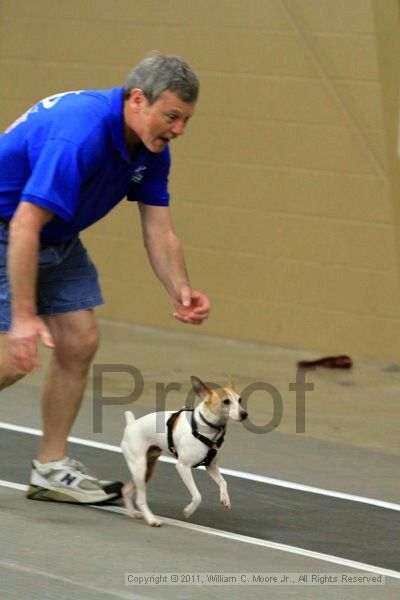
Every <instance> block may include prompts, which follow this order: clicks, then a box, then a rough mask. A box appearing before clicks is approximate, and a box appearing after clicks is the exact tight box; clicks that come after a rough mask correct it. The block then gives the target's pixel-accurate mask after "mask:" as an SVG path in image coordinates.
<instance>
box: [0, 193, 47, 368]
mask: <svg viewBox="0 0 400 600" xmlns="http://www.w3.org/2000/svg"><path fill="white" fill-rule="evenodd" d="M52 217H53V213H51V212H49V211H48V210H46V209H44V208H41V207H40V206H36V205H35V204H31V203H29V202H20V204H19V206H18V208H17V210H16V212H15V214H14V216H13V218H12V220H11V221H10V226H9V241H8V244H9V245H8V261H7V262H8V272H9V279H10V287H11V305H12V324H11V331H10V336H9V337H10V348H11V362H12V364H13V366H14V367H16V368H17V369H19V370H21V371H25V372H27V371H31V370H32V369H33V368H34V367H36V366H38V365H39V360H38V351H37V343H36V340H37V337H38V336H39V337H40V338H41V340H42V342H43V343H44V344H45V345H46V346H49V347H53V346H54V344H53V340H52V338H51V335H50V332H49V330H48V329H47V327H46V325H45V323H44V322H43V321H42V319H40V318H39V317H38V316H37V314H36V279H37V272H38V254H39V245H40V231H41V229H42V227H43V226H44V225H45V224H46V223H47V222H48V221H50V219H51V218H52Z"/></svg>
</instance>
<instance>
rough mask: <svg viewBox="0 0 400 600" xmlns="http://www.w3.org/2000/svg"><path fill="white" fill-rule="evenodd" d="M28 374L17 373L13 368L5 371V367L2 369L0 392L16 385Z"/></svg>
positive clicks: (0, 368)
mask: <svg viewBox="0 0 400 600" xmlns="http://www.w3.org/2000/svg"><path fill="white" fill-rule="evenodd" d="M25 375H26V373H21V371H16V370H15V369H14V368H13V367H11V366H10V367H9V368H7V369H4V367H3V365H2V366H1V367H0V391H1V390H4V388H6V387H9V386H10V385H13V384H14V383H16V382H17V381H18V380H19V379H22V377H25Z"/></svg>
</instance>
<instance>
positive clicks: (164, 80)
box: [124, 52, 199, 104]
mask: <svg viewBox="0 0 400 600" xmlns="http://www.w3.org/2000/svg"><path fill="white" fill-rule="evenodd" d="M134 88H139V89H141V90H142V92H143V93H144V95H145V96H146V99H147V101H148V102H149V104H153V102H155V101H156V100H158V99H159V98H160V96H161V94H162V93H163V92H165V91H166V90H168V91H170V92H173V93H174V94H176V95H177V96H178V97H179V98H180V99H181V100H183V102H195V101H196V100H197V96H198V94H199V81H198V79H197V77H196V75H195V74H194V73H193V71H192V69H191V68H190V67H189V66H188V65H187V64H186V63H185V62H184V61H183V60H182V59H181V58H179V56H174V55H172V54H160V53H159V52H152V53H151V54H150V55H149V56H147V57H146V58H144V59H143V60H142V61H141V62H140V63H139V64H138V65H136V67H134V69H133V70H132V71H131V72H130V73H129V75H128V77H127V79H126V82H125V91H124V98H125V99H127V98H129V97H130V95H131V91H132V90H133V89H134Z"/></svg>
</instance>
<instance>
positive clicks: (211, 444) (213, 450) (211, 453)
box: [167, 407, 225, 469]
mask: <svg viewBox="0 0 400 600" xmlns="http://www.w3.org/2000/svg"><path fill="white" fill-rule="evenodd" d="M183 411H190V412H191V413H192V422H191V424H192V434H193V435H194V437H195V438H197V439H198V440H199V441H200V442H203V444H205V445H206V446H208V448H209V450H208V452H207V454H206V457H205V458H204V460H202V461H201V462H199V463H198V464H197V465H193V468H194V469H196V468H197V467H202V466H204V467H207V466H208V465H209V464H210V462H211V461H212V460H213V458H214V457H215V455H216V454H217V452H218V448H220V447H221V445H222V443H223V441H224V436H225V425H213V424H212V423H210V422H209V421H207V419H205V417H203V415H202V414H201V413H199V414H200V417H201V419H202V420H203V421H204V423H205V424H206V425H208V426H209V427H212V428H213V429H217V430H218V431H220V432H221V435H220V437H219V438H218V440H216V441H211V440H209V439H208V438H207V437H205V436H204V435H201V433H199V430H198V428H197V423H196V420H195V418H194V410H193V408H186V407H184V408H181V409H180V410H178V411H177V412H175V413H172V415H171V416H170V417H169V419H168V421H167V435H168V448H169V450H170V452H172V454H173V455H174V456H176V458H178V453H177V451H176V450H175V446H174V440H173V437H172V428H173V426H174V423H175V421H176V419H177V418H178V417H179V415H180V414H181V412H183Z"/></svg>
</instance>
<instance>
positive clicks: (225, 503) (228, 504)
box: [221, 494, 231, 508]
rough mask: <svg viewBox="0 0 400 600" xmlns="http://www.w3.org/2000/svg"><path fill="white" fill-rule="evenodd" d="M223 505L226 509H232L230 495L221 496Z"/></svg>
mask: <svg viewBox="0 0 400 600" xmlns="http://www.w3.org/2000/svg"><path fill="white" fill-rule="evenodd" d="M221 504H222V506H225V508H230V507H231V501H230V499H229V496H228V494H226V495H222V494H221Z"/></svg>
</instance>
